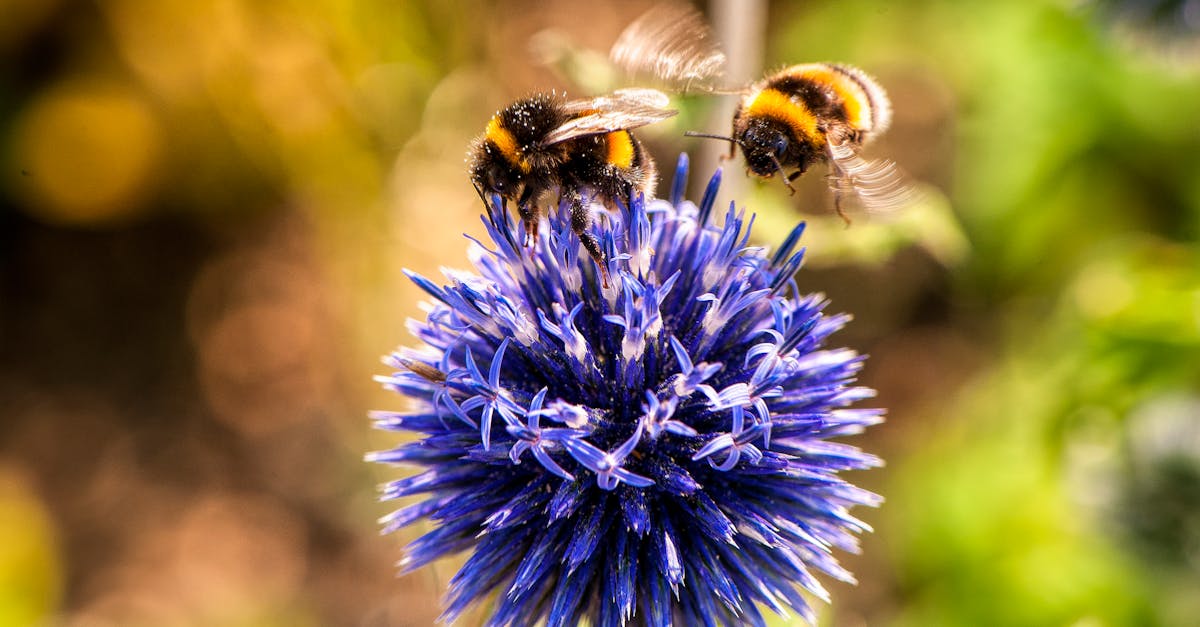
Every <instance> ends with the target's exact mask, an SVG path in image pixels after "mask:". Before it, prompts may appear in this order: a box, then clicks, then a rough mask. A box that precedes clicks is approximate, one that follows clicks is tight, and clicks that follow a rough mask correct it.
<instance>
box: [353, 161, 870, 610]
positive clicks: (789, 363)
mask: <svg viewBox="0 0 1200 627" xmlns="http://www.w3.org/2000/svg"><path fill="white" fill-rule="evenodd" d="M686 176H687V159H686V157H683V158H681V159H680V163H679V167H678V169H677V171H676V179H675V183H674V184H673V185H672V187H671V195H670V201H669V202H668V201H661V200H660V201H643V199H641V198H636V199H634V201H633V202H632V204H631V206H629V207H620V208H619V211H617V212H613V213H609V214H607V215H605V216H604V217H603V218H602V219H597V220H596V221H595V224H594V225H593V226H592V229H593V233H594V234H595V236H596V238H597V241H599V242H600V243H601V246H602V248H603V249H604V250H605V251H606V255H607V263H608V268H609V271H610V273H611V275H612V281H611V284H610V286H609V287H608V288H604V287H602V286H601V284H600V280H599V272H598V270H597V267H596V265H595V264H594V263H593V262H592V260H591V258H590V256H588V255H581V254H580V245H579V240H578V238H577V237H576V236H575V235H574V234H573V233H572V231H571V228H570V225H569V223H568V219H567V218H566V217H565V216H563V215H562V213H563V212H561V211H560V212H559V213H558V214H557V215H554V216H551V217H550V218H549V224H548V225H543V227H542V228H541V229H540V230H539V233H540V236H539V240H538V241H537V242H536V245H535V246H533V247H532V248H523V247H522V245H521V243H520V242H521V238H520V236H519V234H520V233H522V231H521V230H520V228H518V225H517V224H515V223H514V221H513V219H512V218H511V216H508V215H505V213H504V211H503V209H502V208H501V206H500V205H499V202H498V199H492V204H491V207H490V208H489V212H488V214H487V215H485V216H484V219H483V223H484V227H485V229H486V230H487V234H488V239H489V241H487V242H479V241H475V242H474V244H473V245H472V247H471V249H470V256H471V261H472V263H473V264H474V266H475V270H476V273H475V274H472V273H464V272H452V271H447V273H446V274H447V276H446V279H447V281H446V284H445V285H439V284H438V283H435V282H434V281H431V280H429V279H426V278H424V277H421V276H419V275H416V274H414V273H411V272H406V274H408V276H409V277H410V278H411V279H412V280H413V281H414V282H415V283H416V284H417V286H418V287H420V288H421V289H422V290H423V291H425V292H426V293H427V294H429V295H430V296H431V297H432V298H433V302H432V304H431V305H430V306H429V313H428V316H427V317H426V319H425V320H424V321H410V324H409V328H410V329H411V330H412V332H413V334H414V335H415V336H416V337H417V338H418V340H420V341H421V342H422V343H423V344H424V348H423V349H421V350H419V351H418V350H410V349H401V350H399V351H397V352H396V353H395V354H393V355H391V356H389V357H388V358H387V359H386V360H385V362H386V363H387V364H388V365H390V366H391V367H393V368H394V369H395V370H396V372H394V373H393V374H391V375H390V376H386V377H379V378H378V380H379V381H380V382H381V383H382V384H383V385H384V386H385V387H386V388H388V389H391V390H394V391H396V392H398V393H400V394H402V395H404V396H405V397H408V398H409V399H411V400H412V401H413V406H412V409H411V410H410V411H408V412H374V413H373V414H372V419H373V420H374V422H375V425H376V426H377V427H378V428H381V429H386V430H391V431H400V432H408V433H412V434H415V435H416V436H417V438H416V439H415V440H414V441H410V442H408V443H405V444H401V445H399V446H397V447H396V448H394V449H391V450H388V451H381V452H378V453H372V454H370V455H368V459H369V460H371V461H374V462H379V463H387V464H398V465H403V466H409V467H412V468H415V469H416V470H417V473H416V474H414V475H412V476H409V477H406V478H403V479H398V480H395V481H392V482H391V483H389V484H387V485H386V486H385V487H384V490H383V498H385V499H399V498H409V497H414V496H415V497H416V498H417V499H418V500H416V501H415V502H413V503H411V504H409V505H407V506H405V507H403V508H401V509H398V510H396V511H395V512H394V513H392V514H390V515H388V516H386V517H384V519H383V520H382V521H381V524H382V525H383V528H384V530H385V531H386V532H391V531H395V530H397V529H400V528H403V527H405V526H407V525H411V524H413V523H415V522H417V521H420V520H428V521H430V524H431V530H430V531H429V532H427V533H426V534H425V535H423V536H421V537H420V538H418V539H417V540H415V541H413V542H412V543H411V544H410V545H409V546H408V548H407V551H406V556H405V558H404V560H403V561H402V565H403V568H404V569H405V570H412V569H414V568H418V567H420V566H422V565H425V564H428V563H429V562H431V561H434V560H436V559H439V558H441V557H445V556H447V555H451V554H453V553H457V552H461V551H468V552H470V555H469V556H468V558H467V560H466V562H465V564H464V565H463V567H462V568H461V569H460V570H459V571H458V573H457V574H456V575H455V576H454V577H453V579H452V580H451V582H450V591H449V594H448V598H447V603H446V608H445V613H444V615H443V619H445V620H453V619H454V618H455V617H457V616H459V615H461V614H462V612H464V611H465V610H466V609H467V608H469V607H470V606H471V605H473V604H475V603H478V602H480V601H483V600H485V599H488V598H490V599H492V601H491V603H492V604H493V605H492V613H491V616H490V618H489V624H491V625H518V624H528V623H534V622H538V621H544V622H545V623H546V624H548V625H575V624H578V623H579V622H580V621H581V620H583V619H585V618H586V619H588V620H589V621H590V622H591V623H592V624H594V625H599V626H607V625H625V624H628V623H631V622H633V623H637V624H646V625H668V624H685V625H693V624H694V625H741V624H750V625H762V624H764V622H765V619H764V618H763V615H762V613H761V610H762V608H767V609H770V610H771V611H773V612H776V613H780V614H783V613H787V612H794V613H795V614H798V615H799V616H801V617H803V618H805V619H806V620H808V621H810V622H812V621H813V620H814V614H813V611H812V609H811V608H810V607H809V606H808V603H807V601H806V600H805V597H804V596H803V595H802V594H801V593H800V591H801V590H804V591H807V592H808V593H810V594H812V595H814V596H815V597H817V598H820V599H823V600H827V599H828V594H827V593H826V592H825V590H824V588H823V587H822V586H821V583H820V582H819V581H818V580H817V579H816V577H815V576H814V575H813V572H814V571H820V572H823V573H825V574H826V575H828V576H830V577H833V578H834V579H838V580H844V581H852V580H853V578H852V576H851V575H850V573H849V572H847V571H846V570H845V569H843V568H842V567H841V566H840V565H839V564H838V563H837V560H836V559H835V557H834V556H833V554H832V552H833V551H834V550H835V549H837V550H844V551H855V550H857V540H856V534H858V533H861V532H864V531H868V530H869V527H868V526H867V525H866V524H865V523H863V522H861V521H859V520H858V519H856V518H854V517H853V516H851V515H850V513H849V512H850V509H851V508H852V507H854V506H855V505H868V506H874V505H877V504H878V503H879V501H880V499H879V497H877V496H876V495H874V494H871V493H870V492H867V491H865V490H861V489H859V488H856V487H854V486H852V485H850V484H848V483H846V482H845V481H844V480H842V479H841V478H840V476H839V473H840V472H842V471H845V470H854V469H862V468H868V467H872V466H877V465H879V464H880V463H881V462H880V461H879V460H878V459H877V458H875V457H873V456H871V455H868V454H866V453H863V452H862V451H860V450H858V449H857V448H855V447H853V446H850V445H847V444H841V443H837V442H832V441H830V440H831V439H832V438H838V437H842V436H847V435H853V434H857V433H860V432H861V431H862V430H863V429H865V428H866V427H868V426H870V425H872V424H876V423H878V422H880V421H881V420H882V414H883V412H882V411H881V410H878V409H856V408H850V407H849V406H850V405H851V404H853V403H855V402H858V401H860V400H864V399H867V398H870V397H871V396H872V394H873V393H872V392H871V390H868V389H866V388H862V387H855V386H854V385H853V382H854V379H855V377H856V375H857V373H858V371H859V369H860V368H861V367H862V357H860V356H859V355H857V354H856V353H854V352H853V351H850V350H847V349H839V348H832V349H830V348H825V342H826V341H827V339H828V338H829V336H830V335H831V334H832V333H834V332H835V331H837V330H838V329H840V328H841V327H842V326H843V325H845V324H846V323H847V322H848V320H849V317H848V316H843V315H826V314H825V313H823V310H824V308H825V306H826V304H827V302H826V301H825V299H824V298H823V297H821V296H819V295H813V296H804V295H800V294H798V293H797V291H796V283H795V281H794V279H793V278H792V277H793V274H794V273H795V272H796V271H797V270H798V269H799V267H800V265H801V262H802V260H803V255H804V250H803V249H799V250H797V245H798V243H799V240H800V236H801V234H802V233H803V230H804V228H803V224H801V225H799V226H797V227H796V228H795V229H794V230H793V231H792V232H791V233H790V234H789V235H788V236H787V238H786V239H785V240H784V242H783V244H782V245H781V246H780V248H779V249H778V251H777V252H775V253H774V254H773V255H768V253H767V252H766V251H765V250H764V249H761V248H757V247H752V246H750V245H749V242H750V239H749V238H750V228H751V225H752V222H753V218H750V219H746V218H745V217H744V216H743V215H742V214H741V213H739V212H737V211H736V210H735V209H734V207H733V206H730V208H729V210H728V211H727V212H726V213H725V219H724V223H723V225H722V226H716V225H714V224H712V223H711V215H712V213H713V211H714V209H715V200H716V192H717V188H718V187H719V185H720V172H718V173H717V175H715V176H713V178H712V179H711V180H710V181H709V184H708V187H707V188H706V190H705V193H704V197H703V199H702V200H701V202H700V204H699V205H698V206H697V205H693V204H691V203H689V202H687V201H684V200H683V199H682V194H683V190H684V188H685V181H686Z"/></svg>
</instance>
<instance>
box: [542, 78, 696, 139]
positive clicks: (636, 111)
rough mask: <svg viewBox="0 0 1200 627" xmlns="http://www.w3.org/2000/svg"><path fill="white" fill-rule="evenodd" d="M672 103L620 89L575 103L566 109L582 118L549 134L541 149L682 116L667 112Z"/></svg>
mask: <svg viewBox="0 0 1200 627" xmlns="http://www.w3.org/2000/svg"><path fill="white" fill-rule="evenodd" d="M669 102H670V99H669V98H668V97H667V95H666V94H664V93H662V92H661V91H658V90H654V89H620V90H617V91H615V92H613V93H612V94H609V95H607V96H600V97H599V98H592V99H590V100H573V101H571V102H568V103H566V104H564V105H563V108H564V109H565V110H566V111H567V113H571V114H578V115H579V117H576V118H572V119H570V120H568V121H567V122H566V123H565V124H563V125H562V126H559V127H558V128H556V129H554V130H552V131H550V132H549V133H547V134H546V137H545V138H544V139H543V140H542V143H541V145H542V146H551V145H554V144H558V143H561V142H565V141H567V140H570V139H576V138H578V137H587V136H589V135H602V134H604V133H612V132H614V131H623V130H629V129H633V128H638V127H639V126H646V125H647V124H653V123H655V122H659V121H661V120H665V119H667V118H669V117H672V116H674V115H675V114H677V113H679V112H678V111H676V110H674V109H667V108H666V106H667V104H668V103H669Z"/></svg>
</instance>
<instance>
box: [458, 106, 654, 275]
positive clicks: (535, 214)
mask: <svg viewBox="0 0 1200 627" xmlns="http://www.w3.org/2000/svg"><path fill="white" fill-rule="evenodd" d="M667 103H668V98H667V96H666V94H663V93H662V92H659V91H656V90H653V89H624V90H618V91H616V92H613V93H612V94H610V95H607V96H601V97H598V98H591V99H586V100H567V99H565V98H564V97H561V96H559V95H557V94H554V93H549V94H547V93H540V94H536V95H533V96H530V97H528V98H525V99H523V100H518V101H516V102H514V103H512V104H510V105H508V106H507V107H505V108H504V109H501V110H500V111H498V112H496V114H495V115H494V116H492V119H491V120H490V121H489V122H488V124H487V128H486V129H485V130H484V132H483V135H481V136H479V137H478V138H477V139H476V140H475V141H474V143H473V144H472V146H471V152H470V154H469V156H468V159H469V162H470V175H471V182H472V183H473V184H474V185H475V188H476V190H477V191H478V192H479V194H480V196H481V197H484V196H485V195H488V194H497V195H499V196H500V198H501V199H502V203H503V206H504V207H505V209H507V208H508V203H509V202H510V201H511V202H513V203H514V204H515V205H516V207H517V213H518V214H519V215H520V218H521V221H522V222H523V223H524V230H525V237H524V245H526V246H532V245H534V244H535V243H536V241H537V235H538V220H539V219H540V217H541V208H540V207H541V206H542V204H543V203H544V202H545V201H546V200H547V197H548V196H551V194H552V193H553V192H554V191H557V192H558V201H559V204H560V206H561V205H562V204H563V203H564V202H565V203H566V205H567V210H568V211H570V219H571V230H572V231H573V232H574V233H575V234H576V235H577V236H578V237H579V241H580V242H581V243H582V244H583V247H584V249H586V250H587V252H588V254H589V255H591V257H592V259H593V260H594V261H595V262H596V264H597V265H598V266H599V267H600V276H601V278H602V280H603V284H604V287H608V265H607V263H606V262H605V259H604V254H603V252H602V251H601V250H600V244H599V242H597V241H596V238H595V237H594V236H593V235H592V234H591V233H589V232H588V230H587V227H588V226H589V225H590V224H591V214H590V213H589V211H588V204H587V202H586V201H585V198H592V199H596V200H599V201H600V202H602V203H603V204H604V205H605V206H606V207H609V208H612V207H614V206H615V203H617V202H618V201H619V202H623V203H629V202H631V201H632V200H633V196H634V194H638V193H641V194H646V195H647V196H649V195H652V194H653V193H654V189H655V186H656V184H657V181H658V176H657V171H656V169H655V167H654V161H653V160H652V159H651V158H650V155H649V154H648V153H647V152H646V149H645V148H644V147H643V146H642V143H641V142H640V141H638V139H637V138H636V137H634V135H633V133H631V132H630V129H634V128H638V127H641V126H645V125H647V124H651V123H653V122H658V121H660V120H664V119H667V118H669V117H671V116H673V115H675V114H676V113H677V112H676V111H674V110H671V109H667V108H666V105H667ZM485 204H486V199H485Z"/></svg>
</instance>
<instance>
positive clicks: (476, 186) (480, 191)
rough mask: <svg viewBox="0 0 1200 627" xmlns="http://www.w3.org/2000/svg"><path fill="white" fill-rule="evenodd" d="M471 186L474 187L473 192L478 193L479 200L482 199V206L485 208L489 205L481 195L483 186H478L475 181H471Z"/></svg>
mask: <svg viewBox="0 0 1200 627" xmlns="http://www.w3.org/2000/svg"><path fill="white" fill-rule="evenodd" d="M471 187H474V188H475V193H476V194H479V200H482V201H483V206H484V208H487V207H489V205H488V201H487V197H486V196H484V195H483V188H482V187H480V186H479V185H478V184H477V183H474V182H472V183H471Z"/></svg>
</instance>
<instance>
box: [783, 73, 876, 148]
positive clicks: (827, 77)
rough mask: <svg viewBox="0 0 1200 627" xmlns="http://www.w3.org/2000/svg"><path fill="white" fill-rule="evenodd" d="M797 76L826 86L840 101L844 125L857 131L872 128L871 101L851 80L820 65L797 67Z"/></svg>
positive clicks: (860, 86)
mask: <svg viewBox="0 0 1200 627" xmlns="http://www.w3.org/2000/svg"><path fill="white" fill-rule="evenodd" d="M798 69H799V71H798V72H797V74H799V75H800V76H802V77H804V78H806V79H808V80H810V81H812V82H814V83H819V84H821V85H828V86H829V88H830V89H832V90H833V91H834V93H835V94H837V97H838V99H839V100H841V101H842V107H843V108H844V109H845V111H846V124H848V125H850V128H852V129H855V130H859V131H869V130H871V128H872V120H871V99H870V97H869V96H868V95H867V92H866V90H864V89H863V88H862V85H859V84H858V83H857V82H856V81H855V80H854V79H853V78H851V77H849V76H847V75H845V74H843V73H841V72H838V71H837V70H835V69H833V68H831V67H829V66H828V65H825V64H822V63H814V64H810V65H802V66H799V68H798Z"/></svg>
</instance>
